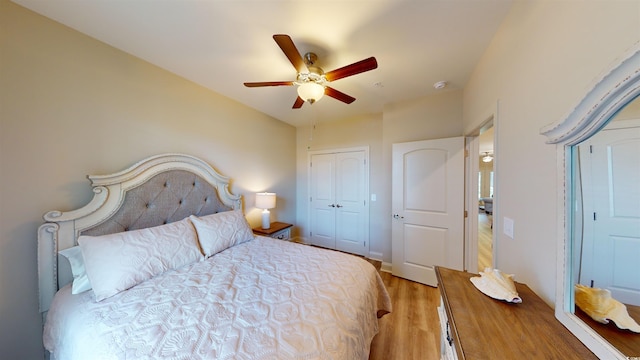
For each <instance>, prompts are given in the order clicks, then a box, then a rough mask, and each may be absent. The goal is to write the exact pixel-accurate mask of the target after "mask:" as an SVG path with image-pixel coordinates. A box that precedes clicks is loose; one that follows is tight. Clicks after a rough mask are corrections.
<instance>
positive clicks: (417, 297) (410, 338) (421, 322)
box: [369, 212, 493, 360]
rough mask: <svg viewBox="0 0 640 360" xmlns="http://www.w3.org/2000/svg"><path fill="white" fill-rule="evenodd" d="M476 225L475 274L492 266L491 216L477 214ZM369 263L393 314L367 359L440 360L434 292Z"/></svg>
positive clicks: (437, 298) (383, 320)
mask: <svg viewBox="0 0 640 360" xmlns="http://www.w3.org/2000/svg"><path fill="white" fill-rule="evenodd" d="M478 224H479V227H478V267H479V269H478V271H483V270H484V268H485V267H490V266H492V260H491V259H492V252H493V249H492V242H493V230H492V229H491V215H487V214H485V213H484V212H482V213H480V215H479V218H478ZM369 261H370V262H371V263H372V264H373V265H374V266H375V267H376V268H377V269H378V271H379V272H380V277H382V280H383V281H384V285H385V286H386V287H387V291H388V292H389V296H390V297H391V303H392V305H393V312H392V313H390V314H387V315H385V316H383V317H382V318H381V319H380V320H379V325H380V331H379V332H378V334H377V335H376V337H374V338H373V342H372V343H371V352H370V354H369V360H390V359H393V360H396V359H397V360H412V359H420V360H438V359H440V320H439V319H438V311H437V307H438V305H439V304H440V292H439V291H438V289H437V288H433V287H430V286H427V285H423V284H419V283H416V282H413V281H409V280H405V279H402V278H399V277H396V276H393V275H391V274H390V273H388V272H382V271H380V265H381V264H380V262H379V261H375V260H369Z"/></svg>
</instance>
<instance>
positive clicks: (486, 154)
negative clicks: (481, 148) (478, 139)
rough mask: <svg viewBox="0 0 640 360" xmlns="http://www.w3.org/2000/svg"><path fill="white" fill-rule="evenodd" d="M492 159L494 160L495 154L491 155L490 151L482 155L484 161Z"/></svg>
mask: <svg viewBox="0 0 640 360" xmlns="http://www.w3.org/2000/svg"><path fill="white" fill-rule="evenodd" d="M491 160H493V156H491V155H489V153H484V156H483V157H482V162H486V163H488V162H491Z"/></svg>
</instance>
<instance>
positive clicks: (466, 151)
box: [464, 149, 469, 157]
mask: <svg viewBox="0 0 640 360" xmlns="http://www.w3.org/2000/svg"><path fill="white" fill-rule="evenodd" d="M464 157H469V150H467V149H464Z"/></svg>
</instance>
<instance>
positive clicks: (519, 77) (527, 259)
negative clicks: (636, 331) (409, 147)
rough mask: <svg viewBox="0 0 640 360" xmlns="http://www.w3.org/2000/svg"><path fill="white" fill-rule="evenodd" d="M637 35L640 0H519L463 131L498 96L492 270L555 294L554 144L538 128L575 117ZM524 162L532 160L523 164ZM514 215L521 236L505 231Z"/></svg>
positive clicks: (487, 62)
mask: <svg viewBox="0 0 640 360" xmlns="http://www.w3.org/2000/svg"><path fill="white" fill-rule="evenodd" d="M639 39H640V1H638V0H632V1H615V0H612V1H535V2H524V1H516V2H515V3H514V5H513V8H512V9H511V12H510V14H509V15H508V17H507V19H506V20H505V22H504V23H503V25H502V26H501V28H500V29H499V31H498V33H497V34H496V36H495V37H494V39H493V41H492V43H491V45H490V46H489V48H488V49H487V51H486V52H485V54H484V56H483V57H482V59H481V60H480V62H479V63H478V65H477V68H476V69H475V71H474V73H473V75H472V78H471V81H470V82H469V83H468V85H467V87H466V88H465V92H464V128H465V130H466V131H470V130H471V129H474V128H476V127H477V126H478V125H479V123H480V122H481V121H482V120H483V119H484V118H485V117H484V114H485V112H484V109H486V108H489V107H491V106H492V104H495V103H496V101H497V102H498V104H499V105H498V114H497V119H496V121H497V127H496V139H497V141H496V144H497V148H496V157H495V161H496V183H497V185H496V186H497V191H496V194H495V200H494V210H495V213H494V229H495V230H496V233H497V241H496V243H495V244H494V246H495V247H496V250H497V256H496V259H495V260H496V267H498V268H500V269H501V270H503V271H506V272H508V273H514V274H516V278H517V279H518V280H519V281H522V282H525V283H527V284H528V285H529V286H530V287H531V288H532V289H533V290H534V291H536V292H537V293H538V294H539V295H541V296H542V297H543V298H544V299H545V300H546V301H547V302H549V303H552V302H553V299H554V296H555V279H556V244H557V241H558V234H557V233H556V229H557V226H558V215H559V214H561V212H562V209H557V208H556V201H557V200H556V199H557V198H556V196H557V193H556V189H557V186H558V185H559V184H558V183H557V176H558V173H559V172H560V171H562V169H559V168H557V164H556V148H555V146H552V145H546V144H545V138H544V137H543V136H541V135H539V133H540V128H541V127H543V126H545V125H547V124H549V123H552V122H555V121H557V120H559V119H561V118H562V117H564V116H565V115H567V114H568V113H569V111H570V110H571V109H572V108H573V106H575V105H576V104H577V102H578V100H579V99H581V98H582V97H583V96H584V95H585V94H586V92H587V90H588V89H589V88H590V86H591V85H593V82H594V81H595V79H596V77H597V76H598V75H599V74H601V73H602V72H603V71H604V70H605V69H607V68H608V65H609V64H611V63H612V62H613V61H614V59H615V58H617V57H618V56H621V55H622V54H623V53H625V51H626V50H628V49H629V48H630V47H631V46H632V45H633V44H634V43H635V42H637V41H638V40H639ZM524 164H526V166H525V165H524ZM503 217H509V218H511V219H513V220H514V222H515V227H514V230H515V231H514V232H515V239H513V240H512V239H510V238H508V237H506V236H505V235H503V233H502V231H500V229H502V226H503V225H502V224H503Z"/></svg>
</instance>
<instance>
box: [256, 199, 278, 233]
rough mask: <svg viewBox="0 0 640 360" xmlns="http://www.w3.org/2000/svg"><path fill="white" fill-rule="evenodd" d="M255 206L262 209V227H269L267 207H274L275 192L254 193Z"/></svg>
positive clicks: (269, 214) (269, 220)
mask: <svg viewBox="0 0 640 360" xmlns="http://www.w3.org/2000/svg"><path fill="white" fill-rule="evenodd" d="M256 207H257V208H258V209H264V210H262V228H263V229H268V228H270V227H271V219H270V216H271V213H269V209H273V208H275V207H276V194H275V193H268V192H262V193H257V194H256Z"/></svg>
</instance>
